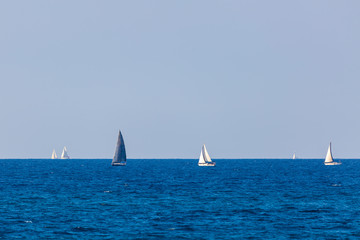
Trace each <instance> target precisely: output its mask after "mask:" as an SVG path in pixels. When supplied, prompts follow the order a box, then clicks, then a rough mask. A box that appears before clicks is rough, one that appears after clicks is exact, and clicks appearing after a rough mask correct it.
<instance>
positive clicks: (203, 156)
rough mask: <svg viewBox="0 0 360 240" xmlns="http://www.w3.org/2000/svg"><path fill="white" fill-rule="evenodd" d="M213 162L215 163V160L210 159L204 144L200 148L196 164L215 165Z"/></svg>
mask: <svg viewBox="0 0 360 240" xmlns="http://www.w3.org/2000/svg"><path fill="white" fill-rule="evenodd" d="M215 164H216V163H215V162H213V161H211V158H210V156H209V154H208V152H207V151H206V147H205V144H204V145H203V146H202V148H201V153H200V157H199V163H198V165H199V166H215Z"/></svg>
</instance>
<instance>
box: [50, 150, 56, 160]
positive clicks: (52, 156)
mask: <svg viewBox="0 0 360 240" xmlns="http://www.w3.org/2000/svg"><path fill="white" fill-rule="evenodd" d="M57 158H58V157H57V155H56V152H55V149H54V150H53V152H52V154H51V159H57Z"/></svg>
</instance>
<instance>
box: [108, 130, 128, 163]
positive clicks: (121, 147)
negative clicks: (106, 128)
mask: <svg viewBox="0 0 360 240" xmlns="http://www.w3.org/2000/svg"><path fill="white" fill-rule="evenodd" d="M111 165H112V166H126V151H125V143H124V139H123V136H122V134H121V131H119V136H118V140H117V144H116V150H115V155H114V158H113V160H112V162H111Z"/></svg>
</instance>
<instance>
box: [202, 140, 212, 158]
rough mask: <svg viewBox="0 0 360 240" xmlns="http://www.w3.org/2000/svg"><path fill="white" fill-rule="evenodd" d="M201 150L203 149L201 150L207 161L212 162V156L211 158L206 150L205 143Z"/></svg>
mask: <svg viewBox="0 0 360 240" xmlns="http://www.w3.org/2000/svg"><path fill="white" fill-rule="evenodd" d="M201 150H202V151H201V152H202V153H203V155H204V159H205V162H208V163H211V162H212V161H211V158H210V156H209V154H208V152H207V151H206V147H205V144H204V146H203V147H202V149H201Z"/></svg>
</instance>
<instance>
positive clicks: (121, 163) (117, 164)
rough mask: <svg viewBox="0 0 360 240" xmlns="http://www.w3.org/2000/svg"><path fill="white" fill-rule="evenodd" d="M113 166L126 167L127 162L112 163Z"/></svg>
mask: <svg viewBox="0 0 360 240" xmlns="http://www.w3.org/2000/svg"><path fill="white" fill-rule="evenodd" d="M111 166H126V162H120V163H117V162H115V163H112V164H111Z"/></svg>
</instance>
